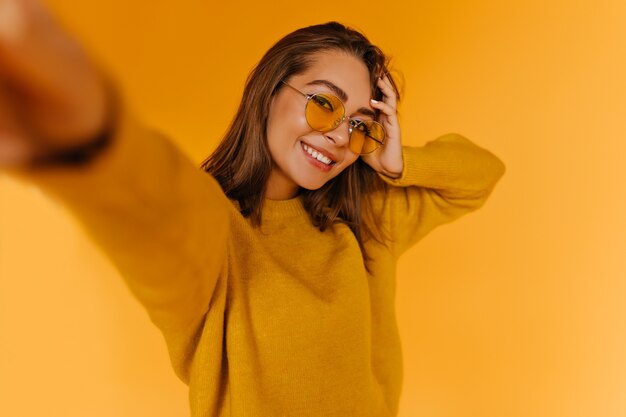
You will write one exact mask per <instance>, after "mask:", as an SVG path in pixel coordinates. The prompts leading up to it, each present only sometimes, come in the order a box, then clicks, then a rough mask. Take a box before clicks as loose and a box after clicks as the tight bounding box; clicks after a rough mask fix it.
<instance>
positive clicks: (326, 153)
mask: <svg viewBox="0 0 626 417" xmlns="http://www.w3.org/2000/svg"><path fill="white" fill-rule="evenodd" d="M302 143H304V144H305V145H306V146H308V147H310V148H313V149H314V150H315V151H316V152H317V153H321V154H322V155H324V156H325V157H327V158H329V159H330V160H331V161H333V162H337V157H336V156H335V155H333V154H332V153H330V152H328V151H327V150H325V149H321V148H318V147H317V146H313V145H311V144H310V143H307V142H302Z"/></svg>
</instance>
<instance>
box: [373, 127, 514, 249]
mask: <svg viewBox="0 0 626 417" xmlns="http://www.w3.org/2000/svg"><path fill="white" fill-rule="evenodd" d="M402 157H403V160H404V169H403V171H402V173H401V175H400V177H399V178H396V179H393V178H390V177H387V176H385V175H384V174H382V173H379V174H378V175H379V176H380V177H381V178H382V179H383V180H384V181H385V182H386V183H388V184H390V185H392V187H391V188H390V193H389V205H388V217H389V218H388V220H389V224H390V232H391V239H392V251H393V252H394V254H395V255H396V257H398V256H400V255H401V254H402V253H404V252H405V251H406V250H407V249H409V248H410V247H411V246H413V245H414V244H415V243H416V242H418V241H419V240H420V239H422V238H423V237H424V236H426V235H427V234H428V233H429V232H430V231H432V230H433V229H434V228H435V227H437V226H439V225H442V224H445V223H449V222H452V221H453V220H455V219H457V218H459V217H461V216H463V215H465V214H467V213H469V212H472V211H474V210H477V209H479V208H480V207H482V206H483V205H484V204H485V202H486V201H487V198H488V197H489V195H490V194H491V192H492V191H493V189H494V187H495V185H496V183H497V182H498V181H499V179H500V178H501V177H502V176H503V175H504V172H505V170H506V168H505V165H504V163H503V162H502V161H501V160H500V159H499V158H498V157H497V156H495V155H494V154H493V153H491V152H489V151H488V150H486V149H484V148H481V147H479V146H478V145H476V144H474V143H473V142H471V141H470V140H468V139H467V138H465V137H463V136H461V135H459V134H457V133H449V134H445V135H442V136H440V137H438V138H436V139H434V140H431V141H430V142H427V143H426V144H425V145H424V146H421V147H411V146H403V147H402Z"/></svg>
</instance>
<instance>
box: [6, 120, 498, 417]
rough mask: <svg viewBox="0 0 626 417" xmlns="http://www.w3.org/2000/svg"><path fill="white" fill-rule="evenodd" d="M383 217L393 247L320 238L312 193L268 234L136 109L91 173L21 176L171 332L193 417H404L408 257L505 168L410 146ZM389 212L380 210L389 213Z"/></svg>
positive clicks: (475, 203) (459, 143)
mask: <svg viewBox="0 0 626 417" xmlns="http://www.w3.org/2000/svg"><path fill="white" fill-rule="evenodd" d="M403 158H404V170H403V172H402V174H401V177H400V178H398V179H391V178H389V177H386V176H384V175H382V174H379V175H380V177H381V178H383V179H384V180H385V181H386V182H387V183H389V184H391V185H392V187H390V192H389V195H388V200H387V201H386V204H383V203H384V201H382V200H380V199H382V197H381V196H380V195H374V196H372V197H371V198H373V199H377V200H376V201H375V203H376V204H375V205H376V206H377V207H380V208H381V212H380V219H379V220H380V221H381V222H382V224H383V225H384V226H385V227H386V228H388V230H389V231H390V234H391V237H392V239H393V242H392V243H391V244H390V245H388V247H385V246H383V245H380V244H377V243H375V242H374V241H368V242H367V243H366V245H367V250H368V252H369V254H370V255H371V256H372V259H373V260H372V261H371V262H370V264H369V267H370V270H371V271H372V273H371V274H369V273H367V272H366V269H365V265H364V261H363V257H362V254H361V251H360V249H359V245H358V243H357V241H356V239H355V237H354V235H353V234H352V232H351V231H350V229H349V228H348V227H347V226H345V225H343V224H338V225H335V226H333V227H331V228H329V229H327V230H325V231H324V232H320V231H319V229H317V228H315V227H314V226H313V225H312V223H311V221H310V219H309V217H308V214H307V212H306V211H305V209H304V207H303V205H302V199H301V197H295V198H292V199H290V200H281V201H278V200H265V202H264V207H263V218H262V226H261V227H260V228H254V227H253V226H252V225H251V223H250V222H249V220H248V219H246V218H244V217H243V216H242V215H241V214H240V213H239V211H238V204H237V203H236V202H234V201H231V200H229V199H228V198H227V197H226V196H225V195H224V193H223V192H222V190H221V188H220V186H219V184H218V183H217V181H215V179H214V178H213V177H212V176H210V175H208V174H207V173H205V172H203V171H202V170H200V169H199V168H198V167H196V166H195V165H194V164H193V163H192V162H191V161H190V160H189V159H188V158H187V157H186V156H185V155H184V154H183V153H182V152H181V151H180V150H179V149H178V148H176V147H175V146H174V145H173V143H172V142H171V141H170V140H168V139H167V138H166V137H163V136H162V135H160V134H159V133H157V132H154V131H151V130H149V129H147V128H146V127H144V126H142V125H141V124H140V123H138V122H137V120H136V119H135V118H134V117H133V116H132V115H131V114H129V113H128V112H127V111H124V112H123V115H122V117H121V120H120V124H119V125H118V129H117V133H116V135H115V140H114V141H113V142H112V143H111V144H110V146H109V147H108V148H107V149H106V150H105V151H104V152H103V153H101V154H100V155H98V157H97V158H96V159H94V160H93V161H91V162H90V163H89V164H88V165H87V166H84V167H80V168H72V167H64V166H53V167H46V168H43V169H37V170H22V171H20V170H19V169H15V170H14V172H13V173H14V174H15V175H16V176H21V177H23V178H25V179H27V180H28V181H31V182H33V183H34V184H36V185H38V186H39V187H40V188H41V189H42V190H44V191H45V192H46V193H47V194H48V195H50V196H51V197H52V198H53V199H55V200H56V201H58V202H59V203H61V204H63V205H64V206H65V207H66V208H68V209H69V211H70V212H71V213H73V215H74V216H75V217H76V218H77V219H78V221H79V224H80V225H81V227H82V228H83V229H84V231H85V232H86V233H87V234H88V235H89V236H90V237H91V238H92V239H93V241H94V242H95V243H96V244H97V245H98V246H99V247H100V248H101V249H102V250H103V251H104V253H105V254H106V255H107V256H108V258H109V259H110V260H111V262H112V263H113V264H114V265H115V266H116V268H117V270H118V271H119V273H120V275H121V276H122V277H123V278H124V280H125V282H126V283H127V284H128V287H129V288H130V290H131V291H132V293H133V294H134V296H135V297H136V298H137V299H138V300H139V302H141V303H142V305H143V306H144V307H145V309H146V311H147V312H148V314H149V316H150V319H151V321H152V322H153V323H154V324H155V325H156V326H157V327H158V328H159V329H160V330H161V332H162V333H163V335H164V338H165V341H166V343H167V347H168V350H169V354H170V359H171V363H172V366H173V368H174V371H175V372H176V374H177V375H178V377H179V378H180V379H181V380H182V381H184V382H185V383H186V384H188V385H189V401H190V408H191V415H192V416H193V417H209V416H212V417H213V416H237V417H244V416H246V417H248V416H250V417H256V416H258V417H269V416H298V417H307V416H311V417H319V416H325V417H332V416H337V417H339V416H340V417H346V416H367V417H374V416H377V417H378V416H381V417H382V416H396V415H397V412H398V405H399V398H400V393H401V389H402V376H403V372H402V354H401V345H400V338H399V334H398V328H397V324H396V317H395V307H394V299H395V288H396V282H395V269H396V262H397V260H398V257H399V256H400V255H401V254H402V253H404V252H405V251H406V250H407V249H409V248H410V247H411V246H412V245H414V244H415V243H416V242H417V241H419V240H420V239H422V238H423V237H424V236H425V235H427V234H428V233H429V232H430V231H431V230H433V229H434V228H435V227H437V226H439V225H442V224H445V223H449V222H451V221H453V220H455V219H457V218H459V217H461V216H463V215H464V214H466V213H469V212H471V211H474V210H476V209H478V208H480V207H481V206H482V205H483V204H484V203H485V201H486V200H487V198H488V196H489V195H490V194H491V192H492V190H493V189H494V187H495V185H496V183H497V182H498V180H499V179H500V178H501V177H502V175H503V174H504V172H505V166H504V164H503V163H502V161H501V160H500V159H498V158H497V157H496V156H495V155H493V154H492V153H490V152H489V151H487V150H485V149H483V148H481V147H479V146H477V145H475V144H473V143H472V142H471V141H469V140H468V139H466V138H464V137H463V136H461V135H459V134H455V133H450V134H447V135H443V136H441V137H439V138H437V139H435V140H433V141H430V142H428V143H427V144H426V145H424V146H422V147H409V146H404V147H403ZM379 200H380V201H379Z"/></svg>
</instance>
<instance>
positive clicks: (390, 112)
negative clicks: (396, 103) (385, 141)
mask: <svg viewBox="0 0 626 417" xmlns="http://www.w3.org/2000/svg"><path fill="white" fill-rule="evenodd" d="M372 107H374V108H376V109H379V110H380V111H382V112H383V113H384V114H386V115H387V116H391V117H395V116H396V109H395V108H394V107H392V106H391V105H390V104H389V103H385V102H384V101H377V100H373V99H372Z"/></svg>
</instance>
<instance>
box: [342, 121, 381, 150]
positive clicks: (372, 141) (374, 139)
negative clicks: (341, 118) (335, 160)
mask: <svg viewBox="0 0 626 417" xmlns="http://www.w3.org/2000/svg"><path fill="white" fill-rule="evenodd" d="M384 141H385V128H383V125H381V124H380V123H378V122H374V121H365V122H364V121H361V120H355V121H353V124H352V134H351V135H350V150H351V151H352V152H354V153H357V154H368V153H371V152H374V151H375V150H376V148H378V147H379V146H380V145H382V144H383V143H384Z"/></svg>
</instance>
